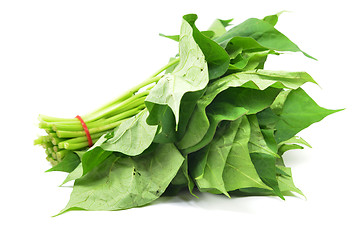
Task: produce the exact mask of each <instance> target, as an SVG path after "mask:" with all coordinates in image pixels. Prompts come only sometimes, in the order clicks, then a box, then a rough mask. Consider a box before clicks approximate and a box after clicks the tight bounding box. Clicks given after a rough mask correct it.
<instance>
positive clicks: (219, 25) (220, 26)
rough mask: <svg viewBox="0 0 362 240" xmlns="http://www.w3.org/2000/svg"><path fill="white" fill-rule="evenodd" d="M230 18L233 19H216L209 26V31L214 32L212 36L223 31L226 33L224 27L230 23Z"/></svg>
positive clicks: (218, 34) (217, 35)
mask: <svg viewBox="0 0 362 240" xmlns="http://www.w3.org/2000/svg"><path fill="white" fill-rule="evenodd" d="M232 20H233V19H229V20H221V19H216V20H215V21H214V22H213V23H212V24H211V26H210V27H209V31H212V32H214V36H213V37H214V38H217V37H220V36H222V35H223V34H224V33H226V27H228V26H229V25H230V22H231V21H232Z"/></svg>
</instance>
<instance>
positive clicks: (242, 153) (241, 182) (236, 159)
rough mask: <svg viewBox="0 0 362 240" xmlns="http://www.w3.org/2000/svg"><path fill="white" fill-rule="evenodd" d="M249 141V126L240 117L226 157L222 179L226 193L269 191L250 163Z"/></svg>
mask: <svg viewBox="0 0 362 240" xmlns="http://www.w3.org/2000/svg"><path fill="white" fill-rule="evenodd" d="M249 139H250V125H249V121H248V118H247V117H246V116H243V117H242V121H241V123H240V125H239V128H238V130H237V133H236V135H235V139H234V142H233V144H232V148H231V150H230V152H229V155H228V156H227V160H226V164H225V168H224V172H223V179H224V182H225V188H226V190H227V191H234V190H236V189H240V188H250V187H255V188H263V189H271V188H269V187H268V186H267V185H265V184H264V183H263V182H262V180H261V179H260V178H259V175H258V173H257V171H256V169H255V167H254V164H253V163H252V161H251V158H250V155H249V150H248V144H249Z"/></svg>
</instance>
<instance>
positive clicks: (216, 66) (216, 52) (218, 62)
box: [184, 14, 230, 80]
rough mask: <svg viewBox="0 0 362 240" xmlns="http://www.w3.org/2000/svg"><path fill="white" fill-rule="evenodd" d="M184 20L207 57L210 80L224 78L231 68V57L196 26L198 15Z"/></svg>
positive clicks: (187, 16)
mask: <svg viewBox="0 0 362 240" xmlns="http://www.w3.org/2000/svg"><path fill="white" fill-rule="evenodd" d="M184 19H185V20H186V21H187V22H188V23H189V24H190V26H191V27H192V29H193V32H192V33H193V37H194V39H195V41H196V43H197V44H198V46H199V47H200V48H201V50H202V52H203V54H204V56H205V60H206V61H207V65H208V71H209V79H210V80H212V79H215V78H218V77H220V76H222V75H223V74H224V73H225V72H226V70H227V69H228V67H229V62H230V58H229V55H228V54H227V52H226V51H225V50H224V48H222V47H221V46H220V45H219V44H217V43H216V42H214V41H213V40H211V39H210V38H208V37H205V36H204V35H203V34H202V33H200V31H199V30H198V29H197V27H196V25H195V21H196V20H197V15H196V14H189V15H185V16H184Z"/></svg>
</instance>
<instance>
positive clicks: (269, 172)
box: [250, 152, 284, 199]
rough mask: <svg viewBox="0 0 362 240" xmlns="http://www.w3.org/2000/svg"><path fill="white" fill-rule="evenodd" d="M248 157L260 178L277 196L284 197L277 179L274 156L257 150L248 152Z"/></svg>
mask: <svg viewBox="0 0 362 240" xmlns="http://www.w3.org/2000/svg"><path fill="white" fill-rule="evenodd" d="M250 157H251V160H252V162H253V164H254V166H255V169H256V171H257V172H258V175H259V177H260V179H261V180H262V181H263V182H264V183H265V184H266V185H268V186H269V187H271V188H272V189H273V192H274V193H275V194H276V195H277V196H279V197H280V198H281V199H284V197H283V195H282V193H281V191H280V189H279V185H278V181H277V171H276V167H275V163H276V157H274V156H272V155H269V154H265V153H258V152H254V153H250Z"/></svg>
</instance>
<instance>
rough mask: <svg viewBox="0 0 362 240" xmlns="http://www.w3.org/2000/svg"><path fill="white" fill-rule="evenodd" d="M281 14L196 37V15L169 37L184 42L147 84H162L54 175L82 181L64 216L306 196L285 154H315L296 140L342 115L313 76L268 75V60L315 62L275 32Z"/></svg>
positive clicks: (224, 23)
mask: <svg viewBox="0 0 362 240" xmlns="http://www.w3.org/2000/svg"><path fill="white" fill-rule="evenodd" d="M278 16H279V14H276V15H271V16H267V17H265V18H263V19H257V18H251V19H248V20H246V21H245V22H243V23H241V24H239V25H236V26H234V27H233V28H231V29H230V30H228V31H227V29H226V28H227V27H228V26H229V24H230V22H231V20H219V19H218V20H216V21H215V22H214V23H213V24H212V25H211V27H210V29H208V30H207V31H199V30H198V29H197V27H196V25H195V21H196V19H197V16H196V15H195V14H189V15H185V16H184V17H183V19H182V25H181V30H180V34H179V35H174V36H166V35H163V36H165V37H168V38H171V39H173V40H175V41H178V44H179V53H178V54H177V57H175V58H172V59H171V61H170V63H169V64H168V65H166V66H165V67H164V68H162V69H161V71H158V72H157V74H155V75H153V76H152V77H151V78H150V79H151V81H150V80H147V81H146V82H147V84H149V83H156V84H153V85H152V86H150V87H149V88H148V90H147V93H146V94H144V95H143V96H144V98H141V99H142V104H144V107H142V108H139V105H140V104H136V105H135V107H134V108H136V109H138V110H137V111H136V112H135V113H134V114H133V115H130V116H128V117H127V118H124V119H123V120H122V121H121V123H118V125H117V127H115V128H113V129H110V130H109V129H106V130H108V131H107V132H105V133H102V135H101V136H99V137H98V141H97V142H96V143H95V144H94V145H93V146H92V147H91V148H84V149H80V150H77V151H75V150H74V151H71V150H69V151H67V152H66V153H65V154H64V157H63V158H62V159H61V161H59V163H58V164H56V165H55V166H53V168H51V169H50V170H48V171H64V172H67V173H69V175H68V176H67V178H66V180H65V181H64V183H66V182H69V181H72V180H75V181H74V187H73V192H72V194H71V197H70V201H69V202H68V204H67V205H66V207H65V208H64V209H63V210H62V211H61V212H60V213H59V214H62V213H65V212H67V211H71V210H121V209H128V208H132V207H138V206H143V205H145V204H148V203H150V202H152V201H154V200H155V199H157V198H159V197H160V196H161V195H162V194H164V193H165V192H167V193H170V192H173V193H177V192H178V191H179V190H180V189H184V188H188V189H189V191H190V193H191V194H195V193H194V192H195V191H194V189H195V188H197V190H198V191H200V192H209V193H214V194H224V195H226V196H230V194H231V193H242V194H251V195H276V196H279V197H280V198H282V199H284V196H285V195H286V194H290V192H295V193H298V194H303V193H302V192H301V191H300V190H299V189H298V188H297V187H295V185H294V183H293V180H292V174H291V169H290V168H289V167H286V166H285V164H284V162H283V157H282V156H283V154H284V153H285V152H286V151H288V150H291V149H302V148H303V145H304V146H309V144H308V143H307V142H306V141H305V140H303V139H302V138H299V137H297V136H296V134H297V133H298V132H300V131H301V130H303V129H305V128H306V127H308V126H310V125H311V124H313V123H315V122H318V121H320V120H322V119H323V118H324V117H326V116H327V115H329V114H332V113H335V112H337V111H339V110H329V109H325V108H322V107H320V106H319V105H317V104H316V103H315V102H314V101H313V99H311V97H309V96H308V94H307V93H306V92H305V91H304V90H303V89H302V88H301V86H302V85H303V84H304V83H307V82H310V83H316V82H315V81H314V80H313V79H312V78H311V76H310V75H308V74H307V73H305V72H286V71H270V70H264V69H263V68H264V64H265V61H266V60H267V57H268V56H269V55H271V54H273V55H279V54H281V53H282V52H301V53H303V54H304V55H305V56H307V57H309V58H312V59H313V57H311V56H310V55H308V54H307V53H305V52H303V51H302V50H301V49H300V48H299V47H298V46H297V45H296V44H294V43H293V42H292V41H290V40H289V39H288V38H287V37H286V36H285V35H283V34H282V33H280V32H279V31H278V30H276V29H275V28H274V26H275V24H276V23H277V21H278ZM164 70H165V73H164V74H163V75H160V76H159V74H160V73H162V71H164ZM152 79H153V80H152ZM147 84H141V85H142V87H143V86H146V85H147ZM139 89H140V88H136V90H137V91H138V90H139ZM136 95H137V94H136ZM132 96H135V91H133V92H132V94H131V95H127V97H126V98H118V99H122V101H124V99H126V100H127V99H129V98H131V97H132ZM129 102H132V101H129ZM107 106H109V105H107ZM142 106H143V105H142ZM134 108H131V109H134ZM103 110H104V109H103ZM107 111H108V112H107ZM107 111H106V113H107V114H108V115H109V111H110V110H107ZM107 114H105V116H108V115H107ZM88 116H89V115H88ZM47 119H48V122H47ZM102 119H104V118H96V120H98V121H100V120H102ZM42 120H43V125H47V126H48V127H49V126H53V129H54V124H51V120H53V122H55V123H56V122H57V121H58V123H59V119H50V118H45V117H44V118H43V119H42ZM73 124H75V123H73ZM78 124H79V123H78ZM68 125H70V123H68ZM82 136H83V135H82ZM83 138H84V136H83ZM39 141H40V140H39ZM309 147H310V146H309ZM64 183H63V184H64Z"/></svg>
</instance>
